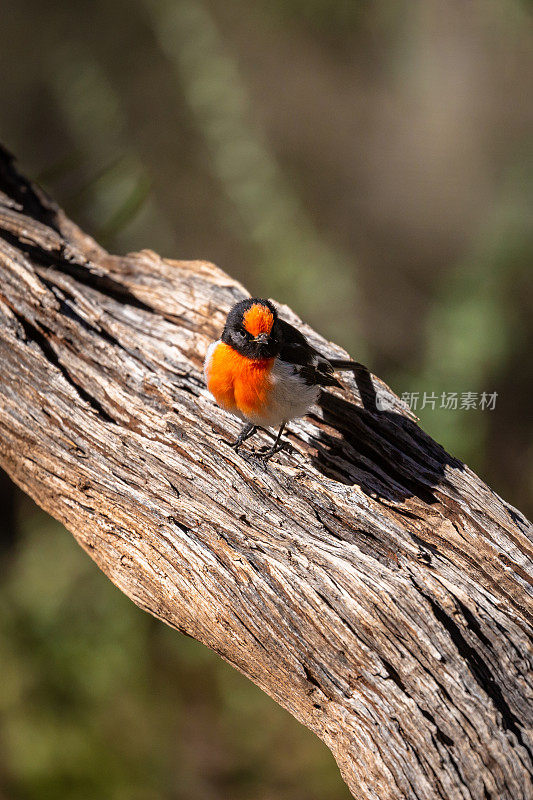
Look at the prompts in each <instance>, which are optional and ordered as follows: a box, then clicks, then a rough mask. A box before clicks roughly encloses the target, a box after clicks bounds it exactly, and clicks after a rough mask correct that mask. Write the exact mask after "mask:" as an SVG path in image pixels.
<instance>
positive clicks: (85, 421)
mask: <svg viewBox="0 0 533 800" xmlns="http://www.w3.org/2000/svg"><path fill="white" fill-rule="evenodd" d="M0 260H1V261H0V264H1V266H0V270H1V272H0V363H1V383H0V463H1V465H2V466H3V467H4V468H5V470H7V472H8V473H9V474H10V475H11V477H12V478H13V479H14V480H15V481H16V482H17V483H18V484H19V486H21V487H22V488H23V489H24V491H26V492H27V493H28V494H30V495H31V496H32V497H33V498H34V499H35V500H36V502H37V503H39V505H41V506H42V507H43V508H44V509H46V510H47V511H48V512H49V513H50V514H52V515H53V516H54V517H56V518H57V519H59V520H61V522H63V523H64V524H65V525H66V527H67V528H68V529H69V530H70V531H71V532H72V533H73V534H74V536H75V537H76V539H77V540H78V542H79V543H80V544H81V546H82V547H83V548H84V549H85V550H86V551H87V552H88V553H89V554H90V556H91V557H92V558H93V559H94V560H95V561H96V563H97V564H98V565H99V567H100V568H101V569H102V570H103V571H104V572H105V573H106V574H107V575H108V576H109V578H110V579H111V580H112V581H113V582H114V583H115V584H116V585H117V586H119V587H120V588H121V589H122V591H124V592H125V593H126V594H127V595H128V596H129V597H131V599H132V600H133V601H134V602H135V603H137V604H138V605H139V606H141V607H142V608H144V609H146V610H147V611H149V612H150V613H151V614H154V615H155V616H156V617H159V618H160V619H162V620H164V621H165V622H166V623H167V624H169V625H171V626H173V627H175V628H177V629H178V630H180V631H183V632H186V633H187V634H189V635H190V636H193V637H195V638H196V639H198V640H200V641H201V642H204V643H205V644H206V645H208V646H209V647H211V648H213V649H214V650H216V652H218V653H219V654H220V655H221V656H222V657H223V658H225V659H226V660H227V661H229V663H231V664H233V665H234V666H235V667H237V668H238V669H239V670H241V672H243V673H244V674H245V675H247V676H248V677H249V678H250V679H251V680H253V681H254V682H255V683H257V684H258V685H259V686H260V687H261V688H262V689H264V690H265V691H266V692H268V694H270V695H271V696H272V697H273V698H275V700H277V701H278V703H280V704H281V705H282V706H284V707H285V708H287V709H288V710H289V711H290V712H291V713H292V714H293V715H294V716H295V717H296V718H297V719H298V720H300V721H301V722H303V723H304V724H305V725H307V726H308V727H309V728H310V729H311V730H313V731H314V732H315V733H317V734H318V736H320V738H321V739H323V740H324V742H326V744H327V745H328V747H329V748H330V749H331V750H332V752H333V754H334V756H335V758H336V759H337V762H338V764H339V767H340V769H341V772H342V775H343V776H344V779H345V780H346V782H347V783H348V785H349V787H350V789H351V791H352V793H353V795H354V797H356V798H358V799H359V800H366V799H367V798H368V799H370V798H378V799H379V800H389V799H390V800H393V799H394V800H396V798H413V800H434V799H435V798H445V800H459V798H464V799H470V798H472V800H489V798H490V800H505V799H506V798H509V800H510V798H513V800H531V798H532V796H533V794H532V789H531V776H532V772H533V761H532V745H533V742H532V733H531V721H532V718H533V704H532V703H531V685H532V670H531V630H532V628H531V605H532V603H531V600H532V580H531V576H532V572H533V571H532V568H531V567H532V562H531V555H532V550H533V548H532V542H531V527H530V526H529V524H528V523H527V521H526V520H525V519H524V518H523V517H522V516H521V515H520V513H519V512H517V511H516V510H515V509H513V508H511V507H510V506H508V505H507V504H506V503H505V502H503V501H502V500H501V499H500V498H499V497H498V496H497V495H496V494H495V493H494V492H492V491H491V490H490V489H489V488H488V487H487V486H485V485H484V484H483V483H482V482H481V481H480V480H479V478H478V477H476V475H474V474H473V473H472V472H471V470H469V469H468V467H466V466H465V465H463V464H462V463H460V462H458V461H457V460H455V459H453V458H451V457H450V456H448V455H447V454H446V453H445V452H444V450H443V449H442V448H441V447H440V446H439V445H438V444H436V443H435V442H433V441H432V440H431V439H430V438H429V437H428V436H426V435H425V434H424V433H423V432H422V431H421V430H420V429H419V428H418V426H417V425H416V423H415V422H414V421H413V419H412V418H411V415H410V413H409V411H408V409H406V408H405V407H404V406H403V405H402V403H401V402H400V401H399V400H398V398H397V397H395V395H394V394H393V393H392V392H391V391H390V390H389V389H388V388H387V387H386V386H385V384H383V383H382V382H381V381H380V380H378V379H377V378H376V377H374V376H372V375H370V374H369V373H368V372H367V371H366V370H365V369H364V368H362V369H360V370H358V373H357V374H356V375H355V376H354V380H353V381H352V379H351V377H348V378H346V377H345V378H344V380H345V383H347V384H350V391H349V392H346V393H342V392H340V391H337V390H335V391H334V392H328V393H324V395H323V397H322V401H321V408H320V410H319V411H317V413H316V415H314V416H312V417H311V418H307V419H305V420H302V421H300V422H298V423H292V424H291V425H290V440H291V442H292V445H293V448H294V451H293V452H292V453H283V454H280V455H279V456H277V457H276V459H275V460H274V462H272V463H271V464H270V466H269V467H268V469H267V470H265V469H264V468H263V467H261V465H260V464H259V463H256V462H255V461H253V460H252V459H245V458H242V457H241V456H239V455H237V454H235V453H234V452H233V450H231V449H230V448H229V447H228V446H227V445H226V444H225V443H224V442H223V441H222V439H223V438H224V437H226V438H229V437H230V436H232V435H234V434H235V433H236V431H237V429H238V423H237V422H236V421H235V420H233V419H232V418H231V417H229V416H228V415H226V414H225V413H224V412H222V411H220V410H219V409H218V408H216V406H215V405H214V403H213V401H212V399H211V398H210V396H209V395H208V393H207V392H206V390H205V387H204V382H203V379H202V374H201V365H202V360H203V356H204V354H205V351H206V348H207V345H208V343H209V342H210V341H211V340H212V339H213V338H214V337H216V336H218V334H219V332H220V330H221V327H222V324H223V320H224V316H225V313H226V312H227V310H228V308H229V307H230V305H231V304H232V303H234V302H235V301H236V300H238V299H240V298H242V297H243V296H244V294H245V292H244V290H243V288H242V287H241V286H240V285H239V284H237V283H236V282H235V281H233V280H232V279H231V278H229V277H228V276H227V275H225V274H224V273H223V272H221V271H220V270H219V269H217V268H216V267H215V266H213V265H212V264H208V263H204V262H199V261H197V262H181V261H169V260H166V259H162V258H160V257H159V256H157V255H156V254H155V253H153V252H150V251H143V252H141V253H137V254H132V255H128V256H125V257H123V258H119V257H114V256H110V255H109V254H108V253H106V252H105V251H104V250H103V249H102V248H100V247H99V246H98V245H97V244H96V243H95V242H94V241H93V240H92V239H90V238H89V237H88V236H86V235H85V234H83V233H82V232H81V231H80V230H79V229H78V228H77V227H76V226H75V225H74V224H73V223H71V222H70V221H69V220H68V219H67V218H66V217H65V215H64V214H63V213H62V212H61V210H60V209H58V208H57V207H56V206H55V204H53V203H52V202H51V201H50V200H49V199H48V198H46V197H45V196H44V195H43V194H42V193H41V192H40V191H39V190H38V189H36V188H35V187H33V186H31V185H30V184H29V183H28V182H27V181H26V180H24V179H23V178H22V177H21V176H20V175H19V174H18V173H17V172H16V171H15V169H14V167H13V163H12V159H11V158H10V157H9V155H8V154H7V153H6V152H3V151H2V152H1V153H0ZM282 314H284V315H285V316H286V318H287V319H289V320H292V321H295V317H294V315H293V314H292V313H291V312H290V311H289V310H288V309H286V308H282ZM304 329H305V328H304ZM307 333H308V334H309V335H310V337H311V338H312V340H313V341H314V342H315V343H316V344H317V345H319V346H320V347H322V349H323V350H324V352H326V353H329V354H330V355H336V356H338V357H342V356H343V355H344V353H343V351H342V350H340V348H338V347H335V346H334V345H331V344H329V343H328V342H325V341H323V340H322V339H320V337H319V336H318V335H316V334H314V333H313V332H312V331H310V330H309V329H307ZM263 443H264V442H263Z"/></svg>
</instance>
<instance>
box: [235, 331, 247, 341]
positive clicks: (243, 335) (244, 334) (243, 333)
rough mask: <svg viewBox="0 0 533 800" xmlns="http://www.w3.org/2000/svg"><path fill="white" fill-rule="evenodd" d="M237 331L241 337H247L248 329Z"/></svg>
mask: <svg viewBox="0 0 533 800" xmlns="http://www.w3.org/2000/svg"><path fill="white" fill-rule="evenodd" d="M237 333H238V334H239V336H240V337H241V339H246V331H243V330H242V329H241V330H238V331H237Z"/></svg>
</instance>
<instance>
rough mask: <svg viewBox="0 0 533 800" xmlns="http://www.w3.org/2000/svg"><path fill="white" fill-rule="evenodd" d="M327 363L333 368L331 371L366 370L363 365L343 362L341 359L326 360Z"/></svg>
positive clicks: (355, 362)
mask: <svg viewBox="0 0 533 800" xmlns="http://www.w3.org/2000/svg"><path fill="white" fill-rule="evenodd" d="M328 361H329V363H330V364H331V366H332V367H333V369H338V370H344V369H346V370H350V369H351V370H356V369H366V367H365V366H364V365H363V364H360V363H359V362H358V361H345V360H343V359H342V358H328Z"/></svg>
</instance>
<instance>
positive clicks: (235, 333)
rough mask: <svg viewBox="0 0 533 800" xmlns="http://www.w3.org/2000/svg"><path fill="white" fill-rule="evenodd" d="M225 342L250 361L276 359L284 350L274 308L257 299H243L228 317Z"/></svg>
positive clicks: (270, 304)
mask: <svg viewBox="0 0 533 800" xmlns="http://www.w3.org/2000/svg"><path fill="white" fill-rule="evenodd" d="M222 341H223V342H225V343H226V344H229V345H230V346H231V347H233V349H234V350H236V351H237V352H238V353H240V354H241V355H243V356H247V358H252V359H264V358H275V357H276V356H277V355H279V352H280V348H281V330H280V328H279V324H278V314H277V311H276V309H275V307H274V305H273V304H272V303H271V302H270V300H263V299H261V298H257V297H251V298H249V299H248V300H241V302H240V303H237V304H236V305H234V306H233V308H232V309H231V311H230V312H229V314H228V317H227V319H226V325H225V326H224V332H223V334H222Z"/></svg>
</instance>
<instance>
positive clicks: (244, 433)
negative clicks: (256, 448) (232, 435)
mask: <svg viewBox="0 0 533 800" xmlns="http://www.w3.org/2000/svg"><path fill="white" fill-rule="evenodd" d="M256 430H257V426H256V425H252V423H251V422H247V423H246V425H244V426H243V428H242V430H241V432H240V433H239V435H238V436H237V438H236V439H235V441H234V442H228V444H229V446H230V447H233V449H234V450H238V449H239V447H240V446H241V444H244V442H245V441H246V440H247V439H249V438H250V436H253V435H254V433H255V432H256Z"/></svg>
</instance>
